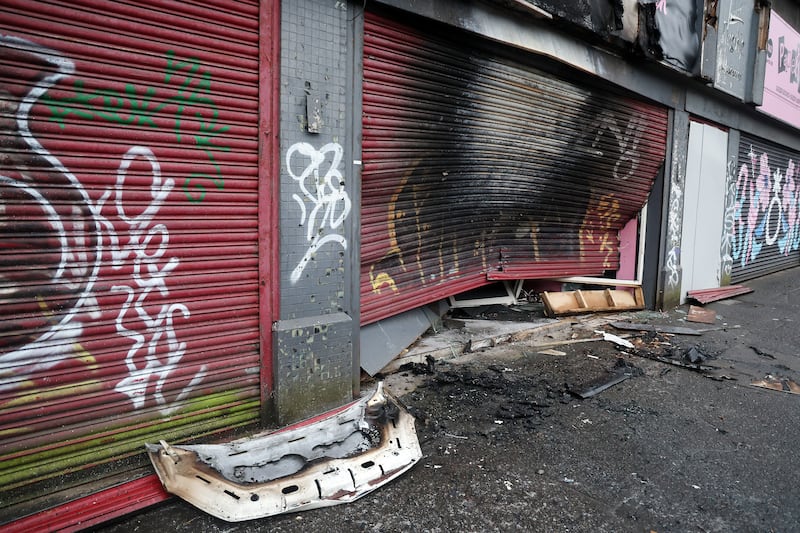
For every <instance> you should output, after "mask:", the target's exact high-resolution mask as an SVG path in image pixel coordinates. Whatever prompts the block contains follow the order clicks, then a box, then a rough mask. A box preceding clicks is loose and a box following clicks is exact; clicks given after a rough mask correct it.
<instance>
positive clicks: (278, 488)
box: [146, 383, 422, 522]
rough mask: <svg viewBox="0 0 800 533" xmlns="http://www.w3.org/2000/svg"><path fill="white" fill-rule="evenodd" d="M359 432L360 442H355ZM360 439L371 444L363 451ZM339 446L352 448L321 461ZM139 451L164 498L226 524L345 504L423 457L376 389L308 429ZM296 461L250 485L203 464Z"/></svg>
mask: <svg viewBox="0 0 800 533" xmlns="http://www.w3.org/2000/svg"><path fill="white" fill-rule="evenodd" d="M358 434H361V435H363V436H364V438H356V439H355V440H354V439H353V438H352V436H354V435H356V436H357V435H358ZM365 439H366V442H368V443H369V442H372V444H370V445H367V446H364V442H365ZM302 440H306V442H305V443H303V445H297V444H296V443H299V442H300V441H302ZM337 441H338V442H337ZM345 441H346V442H348V443H349V442H357V441H358V442H359V443H360V444H358V445H356V446H353V445H352V444H346V443H345ZM315 443H316V444H315ZM343 443H345V444H344V446H345V447H350V448H352V449H351V450H350V453H346V452H347V450H339V451H338V453H337V457H334V458H330V457H327V456H326V455H325V453H326V450H329V449H331V448H333V447H335V446H337V445H338V446H340V447H341V446H342V445H343ZM365 447H366V448H367V449H363V448H365ZM146 448H147V452H148V455H149V457H150V461H151V462H152V463H153V467H154V468H155V470H156V473H157V474H158V477H159V478H160V479H161V483H162V484H163V485H164V488H165V489H166V490H167V491H168V492H170V493H172V494H175V495H177V496H179V497H181V498H183V499H184V500H186V501H187V502H189V503H191V504H192V505H194V506H195V507H197V508H199V509H201V510H203V511H205V512H207V513H209V514H211V515H213V516H216V517H218V518H221V519H223V520H226V521H229V522H240V521H244V520H252V519H256V518H264V517H268V516H273V515H277V514H282V513H288V512H297V511H303V510H308V509H314V508H319V507H328V506H332V505H337V504H340V503H348V502H351V501H354V500H356V499H358V498H361V497H362V496H364V495H366V494H369V493H370V492H372V491H373V490H375V489H377V488H379V487H381V486H383V485H385V484H386V483H388V482H390V481H392V480H393V479H395V478H397V477H398V476H400V475H401V474H403V473H404V472H406V471H407V470H409V469H410V468H411V467H412V466H414V465H415V464H416V463H417V462H418V461H419V460H420V459H421V458H422V451H421V449H420V446H419V440H418V439H417V434H416V431H415V429H414V417H413V416H412V415H411V414H410V413H409V412H408V410H407V409H406V408H405V406H403V405H402V403H401V402H400V401H399V400H397V399H396V398H395V397H394V396H393V395H392V394H390V393H389V391H388V390H386V389H385V388H384V386H383V384H382V383H379V384H378V387H377V389H376V390H375V392H374V393H373V394H371V395H367V396H365V397H364V398H362V399H361V400H358V401H356V402H354V403H353V404H351V405H350V406H349V407H347V408H346V409H344V410H342V411H339V412H337V413H335V414H332V415H330V416H328V417H324V418H322V419H320V420H318V421H314V422H310V423H308V424H300V425H297V426H293V427H292V428H289V429H286V430H279V431H276V432H273V433H268V434H262V435H257V436H254V437H250V438H248V439H240V440H238V441H234V442H232V443H228V444H218V445H188V446H171V445H169V444H167V443H166V442H164V441H161V442H160V443H159V444H146ZM298 448H303V449H305V450H314V452H315V453H318V454H319V455H318V456H312V457H304V456H303V455H302V454H297V453H296V452H295V450H296V449H298ZM320 450H321V451H320ZM215 455H216V457H214V456H215ZM298 456H299V457H300V460H301V462H302V465H301V466H300V467H299V469H298V470H297V471H296V472H293V473H290V474H288V475H283V476H280V477H276V478H275V479H267V480H264V481H258V482H254V483H253V482H244V481H241V480H233V479H230V478H231V477H232V476H231V475H230V472H228V475H223V473H221V472H220V471H219V470H217V469H215V468H212V467H211V466H210V465H211V464H220V465H222V464H229V465H230V464H233V463H231V458H232V457H236V460H237V461H239V462H242V465H241V466H240V467H242V468H260V467H263V466H265V465H264V464H263V463H264V462H269V461H270V458H271V459H272V462H273V463H277V462H279V461H282V460H284V459H285V458H286V460H287V461H288V462H290V463H291V462H292V461H294V462H297V458H298ZM256 457H257V458H258V461H255V462H261V463H262V464H252V465H249V464H247V461H248V460H250V459H253V458H256ZM237 464H238V463H237ZM240 467H239V466H237V467H236V468H240ZM228 470H230V469H228ZM234 470H235V469H234ZM232 471H233V470H232Z"/></svg>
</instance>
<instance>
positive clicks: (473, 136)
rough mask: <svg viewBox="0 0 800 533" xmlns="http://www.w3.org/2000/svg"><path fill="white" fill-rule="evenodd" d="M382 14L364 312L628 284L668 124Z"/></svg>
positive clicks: (656, 113) (470, 39)
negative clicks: (481, 290) (593, 281)
mask: <svg viewBox="0 0 800 533" xmlns="http://www.w3.org/2000/svg"><path fill="white" fill-rule="evenodd" d="M476 39H477V38H476V37H475V36H474V35H466V34H462V33H460V32H458V31H457V30H454V29H452V28H447V27H440V26H433V25H432V26H430V27H429V26H427V25H426V24H425V23H423V22H421V21H415V22H414V24H413V26H412V25H410V24H405V23H402V22H396V21H392V20H390V19H388V18H385V17H383V16H380V15H377V14H375V13H367V14H366V19H365V35H364V88H363V114H364V116H363V165H364V166H363V181H362V208H361V209H362V234H361V238H362V248H361V261H362V264H361V268H362V272H361V297H362V301H361V310H362V316H361V319H362V322H364V323H366V322H372V321H375V320H378V319H380V318H383V317H386V316H390V315H393V314H396V313H398V312H401V311H404V310H407V309H410V308H414V307H417V306H419V305H421V304H423V303H427V302H430V301H433V300H436V299H439V298H442V297H444V296H448V295H452V294H455V293H458V292H460V291H463V290H465V289H469V288H473V287H477V286H480V285H482V284H486V283H488V282H489V280H492V279H495V280H496V279H513V278H544V277H551V276H565V275H582V274H585V275H590V274H591V275H596V274H601V273H602V272H604V271H606V270H616V269H617V268H618V263H619V252H618V248H619V239H618V236H617V234H618V230H619V229H620V228H621V227H622V226H623V225H624V224H625V223H626V222H627V221H628V220H630V218H631V217H633V216H635V214H636V213H637V211H639V210H640V209H641V207H642V205H643V204H644V202H645V201H646V198H647V195H648V192H649V190H650V187H651V185H652V181H653V179H654V177H655V175H656V172H657V170H658V167H659V166H660V165H661V164H662V162H663V159H664V144H665V139H666V130H667V112H666V109H664V108H661V107H657V106H654V105H650V104H646V103H643V102H639V101H637V100H634V99H632V98H630V97H626V96H620V95H618V94H616V93H613V92H610V91H609V90H607V89H601V88H597V89H594V88H590V87H589V86H584V85H579V84H577V83H575V82H572V81H567V80H564V79H559V78H557V77H555V76H553V75H551V74H548V73H545V72H543V71H541V70H538V69H536V68H533V67H531V66H529V65H527V64H523V63H520V62H518V61H515V60H513V59H510V58H509V54H510V53H513V54H515V55H516V56H517V57H519V56H520V55H521V54H523V53H524V52H521V51H513V52H511V51H509V50H505V51H504V52H503V54H501V53H499V52H497V51H495V49H490V48H489V47H488V46H486V45H482V44H481V43H476Z"/></svg>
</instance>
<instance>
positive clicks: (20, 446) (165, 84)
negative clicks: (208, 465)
mask: <svg viewBox="0 0 800 533" xmlns="http://www.w3.org/2000/svg"><path fill="white" fill-rule="evenodd" d="M258 15H259V6H258V2H257V0H253V1H240V2H222V1H212V2H202V3H186V2H166V1H158V0H150V1H142V2H111V1H101V2H98V1H89V0H70V1H69V2H47V3H45V2H38V1H30V0H10V1H5V2H3V4H2V6H0V106H2V112H0V235H1V236H2V237H1V238H2V242H1V243H0V309H2V311H0V313H2V317H0V327H1V328H2V329H0V484H2V485H3V488H4V489H5V490H12V489H13V488H14V487H19V486H21V485H26V484H29V483H31V482H34V481H36V480H41V479H46V478H48V477H51V476H55V475H60V474H63V473H65V472H72V471H76V470H81V469H83V468H86V467H88V466H90V465H97V464H99V463H102V462H104V461H108V460H110V459H113V458H117V457H121V456H125V455H130V454H132V453H134V452H140V451H142V450H143V447H142V446H143V443H144V442H145V441H148V440H150V441H152V440H157V439H167V440H180V439H181V438H184V437H186V436H188V435H192V436H197V435H202V434H207V433H211V432H215V431H220V430H222V429H227V428H232V427H236V426H241V425H243V424H246V423H249V422H252V421H254V420H257V419H258V413H259V368H260V361H259V349H258V346H259V316H258V301H257V300H258V298H257V294H258V290H257V276H258V252H257V202H258V195H257V184H258V180H257V171H256V168H257V157H258V155H257V153H258V150H257V140H258V135H257V127H258V123H257V117H258V38H259V33H258V31H259V30H258V28H259V27H258ZM16 494H21V492H19V491H18V492H16ZM3 500H4V503H7V502H8V501H9V498H3Z"/></svg>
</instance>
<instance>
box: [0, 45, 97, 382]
mask: <svg viewBox="0 0 800 533" xmlns="http://www.w3.org/2000/svg"><path fill="white" fill-rule="evenodd" d="M0 56H2V57H3V58H4V59H6V60H7V63H8V64H10V65H15V64H16V65H25V66H26V68H25V69H23V70H19V69H16V70H15V69H12V72H14V74H13V75H12V74H8V73H7V72H4V76H2V77H3V78H4V79H5V81H2V82H0V117H3V118H0V138H3V149H4V153H3V160H4V163H3V169H2V170H1V172H2V174H1V175H0V206H2V210H0V233H2V234H3V240H4V243H3V246H2V249H3V252H4V253H3V254H0V286H2V297H3V302H4V303H3V308H2V311H3V319H4V320H6V321H7V322H8V324H10V325H11V326H10V327H11V328H13V329H11V331H15V330H16V331H18V332H19V334H18V335H15V336H12V337H10V338H8V339H4V342H3V343H1V344H0V391H5V390H14V389H17V388H20V387H24V386H28V381H29V380H35V379H36V378H37V375H38V374H39V373H41V372H42V371H43V370H47V369H49V368H51V367H53V366H56V365H58V364H59V363H60V362H61V361H63V360H64V359H66V358H68V357H70V356H72V355H73V354H74V353H75V352H76V349H75V344H76V342H77V339H78V338H79V337H80V335H81V332H82V331H83V321H84V320H85V319H86V318H89V317H92V316H94V314H95V313H96V308H97V301H96V299H95V296H94V291H93V288H94V285H95V283H96V281H97V277H98V271H99V268H100V258H101V253H102V244H101V239H100V237H99V224H98V221H97V219H96V213H95V211H94V208H93V206H92V205H91V200H90V198H89V195H88V193H87V191H86V189H85V188H84V187H83V185H82V184H81V182H80V180H78V178H77V177H76V176H75V175H74V174H72V172H70V171H69V170H68V169H67V168H66V167H65V166H64V165H63V164H62V163H61V161H60V160H59V159H58V158H57V157H56V156H54V155H53V154H52V153H50V152H49V151H48V150H47V149H46V148H45V147H44V146H43V145H42V144H41V143H40V142H39V140H38V139H37V138H36V137H35V136H34V135H33V133H32V132H31V126H30V121H29V120H30V114H31V110H32V108H33V107H34V105H36V103H37V102H38V100H39V99H40V98H41V97H42V95H44V94H45V93H46V92H47V91H48V89H50V88H51V87H52V86H53V85H55V84H56V83H57V82H58V81H59V80H61V79H62V78H64V77H66V76H69V75H71V74H72V73H73V72H74V71H75V65H74V63H73V62H72V61H71V60H69V59H68V58H66V57H64V56H63V55H62V54H61V53H59V52H58V51H56V50H52V49H49V48H46V47H43V46H40V45H38V44H36V43H33V42H31V41H28V40H26V39H22V38H19V37H14V36H9V35H2V34H0ZM13 84H20V86H28V87H30V89H29V90H28V91H27V93H25V94H24V95H19V96H17V95H16V93H15V92H14V91H12V90H11V89H10V85H13ZM17 235H26V237H27V238H26V244H25V246H26V248H27V250H26V252H27V253H28V254H30V256H33V257H35V258H36V259H35V262H34V264H33V265H31V266H30V267H29V268H27V267H26V268H22V267H20V263H19V261H22V259H20V258H16V257H14V254H13V246H14V242H15V240H14V239H13V237H16V236H17ZM20 317H24V322H17V323H14V322H13V321H15V320H18V319H19V318H20ZM8 324H7V326H6V327H7V328H8V327H9V325H8Z"/></svg>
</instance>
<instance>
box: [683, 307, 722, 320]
mask: <svg viewBox="0 0 800 533" xmlns="http://www.w3.org/2000/svg"><path fill="white" fill-rule="evenodd" d="M686 320H688V321H689V322H700V323H702V324H713V323H715V322H716V321H717V313H716V312H715V311H714V310H713V309H704V308H702V307H698V306H696V305H690V306H689V313H688V314H687V315H686Z"/></svg>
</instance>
